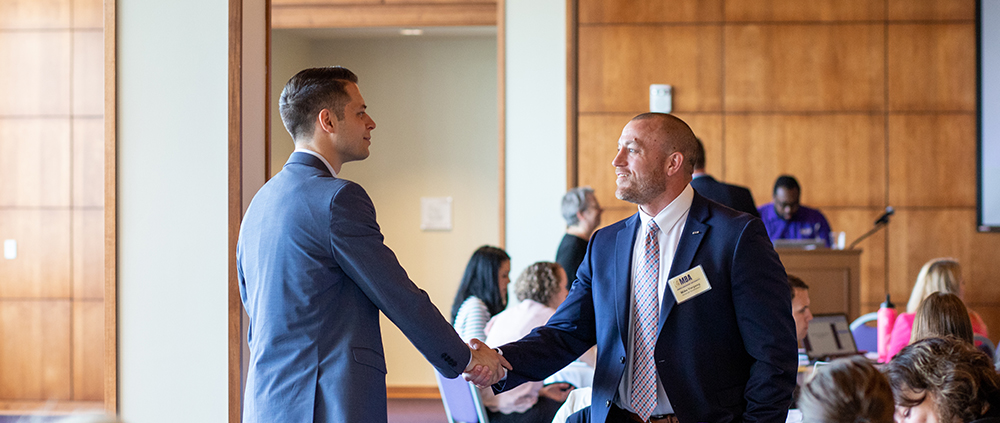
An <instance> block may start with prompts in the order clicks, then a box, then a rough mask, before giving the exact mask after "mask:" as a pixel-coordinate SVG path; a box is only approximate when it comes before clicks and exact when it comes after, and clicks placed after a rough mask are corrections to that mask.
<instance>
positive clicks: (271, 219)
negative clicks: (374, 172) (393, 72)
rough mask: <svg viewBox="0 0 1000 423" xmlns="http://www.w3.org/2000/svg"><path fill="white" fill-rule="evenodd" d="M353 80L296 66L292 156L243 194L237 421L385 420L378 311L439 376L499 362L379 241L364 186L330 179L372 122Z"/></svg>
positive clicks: (364, 144)
mask: <svg viewBox="0 0 1000 423" xmlns="http://www.w3.org/2000/svg"><path fill="white" fill-rule="evenodd" d="M357 82H358V79H357V76H355V75H354V74H353V73H352V72H351V71H349V70H347V69H344V68H340V67H330V68H315V69H306V70H304V71H302V72H299V73H298V74H297V75H295V76H294V77H293V78H292V79H291V80H289V81H288V84H287V85H285V89H284V90H283V91H282V93H281V99H280V103H279V111H280V113H281V120H282V122H283V123H284V124H285V128H286V129H288V132H289V133H290V134H291V135H292V139H293V140H294V141H295V152H293V153H292V155H291V157H290V158H289V159H288V162H287V163H286V164H285V166H284V168H283V169H282V170H281V172H278V174H277V175H275V176H274V177H273V178H271V180H270V181H268V182H267V183H266V184H264V186H263V187H262V188H261V189H260V191H258V192H257V194H256V195H255V196H254V198H253V201H252V202H251V203H250V206H249V208H247V211H246V215H245V216H244V217H243V224H242V226H241V227H240V237H239V243H238V245H237V268H238V272H239V284H240V296H241V297H242V299H243V306H244V307H245V308H246V311H247V314H248V315H249V316H250V325H249V326H250V329H249V335H248V342H249V345H250V369H249V372H248V374H247V382H246V394H245V397H244V408H243V421H244V422H247V423H250V422H255V423H256V422H276V421H283V422H385V421H386V420H387V416H386V413H387V412H386V388H385V373H386V368H385V358H384V354H383V351H382V339H381V335H380V334H381V332H380V330H379V311H382V312H383V313H385V315H386V316H387V317H388V318H389V319H390V320H391V321H392V322H393V323H395V324H396V326H398V327H399V328H400V330H402V331H403V333H404V334H405V335H406V336H407V338H409V339H410V342H413V344H414V345H415V346H416V347H417V349H418V350H420V352H421V353H422V354H423V355H424V357H425V358H426V359H427V360H428V361H430V362H431V364H433V365H434V366H435V367H436V368H437V369H438V371H440V372H441V373H442V374H443V375H445V376H446V377H456V376H458V375H459V374H460V373H462V372H463V371H474V372H475V374H477V375H479V377H492V374H494V373H497V374H499V372H500V371H501V369H500V366H501V365H503V364H506V362H505V361H504V360H503V359H502V358H501V357H499V356H498V355H497V354H496V352H495V351H493V350H491V349H489V348H486V347H484V344H482V343H479V342H478V341H476V340H473V347H472V348H470V347H469V346H466V345H465V344H464V343H463V342H462V340H461V338H459V336H458V334H456V333H455V330H454V329H452V327H451V325H449V324H448V322H447V321H446V320H445V319H444V317H442V316H441V313H440V312H439V311H438V309H437V307H435V306H434V304H432V303H431V301H430V298H429V297H428V296H427V294H426V293H425V292H424V291H423V290H421V289H419V288H417V286H416V285H414V284H413V282H411V281H410V279H409V278H408V277H407V276H406V272H405V271H404V270H403V268H402V267H400V265H399V262H398V261H397V260H396V256H395V255H394V254H393V253H392V251H391V250H389V248H388V247H386V246H385V244H383V237H382V233H381V232H380V230H379V226H378V223H376V221H375V207H374V206H373V205H372V202H371V199H370V198H369V197H368V194H367V193H365V190H364V189H362V188H361V186H360V185H358V184H356V183H353V182H350V181H347V180H344V179H340V178H337V173H338V172H339V171H340V168H341V165H343V164H344V163H346V162H350V161H355V160H364V159H365V158H367V157H368V147H369V145H370V144H371V131H372V130H373V129H375V122H374V121H373V120H372V118H371V117H370V116H368V114H367V113H366V112H365V109H366V106H365V102H364V99H363V98H362V97H361V92H360V91H359V90H358V85H357ZM508 366H509V365H508Z"/></svg>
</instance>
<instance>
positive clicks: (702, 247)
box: [494, 193, 797, 422]
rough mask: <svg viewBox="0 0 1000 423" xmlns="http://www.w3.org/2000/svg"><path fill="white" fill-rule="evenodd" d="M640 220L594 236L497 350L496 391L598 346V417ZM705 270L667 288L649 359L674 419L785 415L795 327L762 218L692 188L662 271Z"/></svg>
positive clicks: (594, 413) (617, 348) (612, 376)
mask: <svg viewBox="0 0 1000 423" xmlns="http://www.w3.org/2000/svg"><path fill="white" fill-rule="evenodd" d="M638 222H639V216H638V214H636V215H633V216H632V217H629V218H627V219H625V220H622V221H620V222H617V223H615V224H613V225H610V226H608V227H606V228H604V229H601V230H599V231H597V233H595V234H594V236H593V237H592V238H591V241H590V245H589V247H588V251H587V257H586V259H584V262H583V264H582V265H580V269H579V270H578V271H577V280H576V282H575V283H574V284H573V289H572V290H571V291H570V293H569V296H568V298H567V299H566V301H565V302H564V303H563V304H562V305H561V306H560V307H559V309H558V310H557V311H556V314H555V315H554V316H552V319H550V320H549V322H548V323H547V324H546V325H545V326H543V327H541V328H538V329H536V330H534V331H533V332H531V333H530V334H529V335H527V336H526V337H524V338H523V339H521V340H520V341H517V342H514V343H511V344H507V345H504V346H503V347H501V348H502V350H503V352H504V356H505V358H507V360H509V361H510V363H511V365H512V366H513V367H514V370H513V371H511V372H509V373H508V377H507V381H506V383H501V384H498V385H496V386H494V389H497V390H504V389H509V388H511V387H514V386H517V385H518V384H520V383H523V382H525V381H529V380H542V379H544V378H545V377H546V376H548V375H549V374H551V373H553V372H555V371H557V370H559V369H560V368H562V367H563V366H565V365H566V364H568V363H569V362H571V361H573V360H574V359H576V357H579V356H580V354H582V353H583V352H584V351H586V350H587V349H588V348H590V347H591V346H592V345H595V344H596V345H597V369H596V373H595V375H594V386H593V405H592V406H591V417H592V421H594V422H604V421H605V420H606V419H607V414H608V410H609V407H610V405H611V404H612V403H613V402H614V401H615V397H616V396H617V395H618V385H619V383H620V381H621V378H622V376H623V374H624V372H625V371H626V368H625V367H626V364H625V363H626V357H625V354H626V348H625V345H626V342H627V341H628V330H629V327H628V325H629V313H630V310H631V304H629V292H630V291H629V290H630V289H631V286H630V271H631V270H630V269H631V263H632V250H633V246H634V245H635V237H636V233H637V230H638V226H639V224H638ZM698 265H701V266H702V267H703V269H704V271H705V274H706V275H707V277H708V280H709V283H710V284H711V286H712V289H711V290H710V291H708V292H706V293H704V294H701V295H699V296H697V297H694V298H692V299H690V300H688V301H686V302H684V303H682V304H676V301H675V299H674V296H673V294H672V293H671V291H670V289H669V288H668V289H666V290H665V292H664V296H663V304H662V306H661V314H660V320H659V334H658V338H657V342H656V347H655V348H656V349H655V353H654V356H655V359H656V366H657V372H658V374H659V376H660V380H661V381H662V382H663V385H664V389H665V391H666V393H667V396H668V397H669V398H670V402H671V404H672V405H673V406H674V412H675V413H676V414H677V418H678V419H680V421H682V422H695V421H698V422H728V421H747V422H752V421H768V422H784V421H785V416H786V414H787V411H788V405H789V402H790V400H791V397H792V389H793V388H794V387H795V374H796V367H797V356H796V339H795V323H794V320H793V319H792V312H791V297H790V295H789V290H788V282H787V279H786V276H785V271H784V268H783V267H782V265H781V262H780V261H778V256H777V254H776V253H775V252H774V249H773V248H772V246H771V242H770V241H769V240H768V238H767V233H766V232H765V230H764V225H763V224H762V223H761V221H760V219H756V218H753V217H751V216H750V215H747V214H742V213H739V212H736V211H735V210H732V209H730V208H727V207H723V206H721V205H719V204H718V203H715V202H712V201H709V200H707V199H705V198H704V197H702V196H701V195H699V194H697V193H695V195H694V201H693V203H692V205H691V211H690V213H689V214H688V218H687V221H686V223H685V226H684V232H683V234H682V235H681V239H680V243H679V244H678V248H677V253H676V254H675V256H674V259H673V262H672V264H671V268H670V277H671V278H672V277H674V276H677V275H678V274H680V273H683V272H685V271H687V270H689V269H691V268H693V267H695V266H698Z"/></svg>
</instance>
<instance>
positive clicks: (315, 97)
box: [278, 66, 358, 140]
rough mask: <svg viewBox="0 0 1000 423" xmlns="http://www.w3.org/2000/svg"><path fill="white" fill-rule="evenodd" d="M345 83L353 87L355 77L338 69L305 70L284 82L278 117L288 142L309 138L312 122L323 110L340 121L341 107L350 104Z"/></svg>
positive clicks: (355, 80)
mask: <svg viewBox="0 0 1000 423" xmlns="http://www.w3.org/2000/svg"><path fill="white" fill-rule="evenodd" d="M348 83H354V84H357V83H358V76H357V75H355V74H354V72H351V71H350V70H348V69H347V68H343V67H340V66H329V67H323V68H309V69H305V70H303V71H301V72H299V73H297V74H295V76H293V77H292V79H289V80H288V83H287V84H285V88H284V89H283V90H281V98H280V99H279V100H278V113H280V114H281V122H282V123H284V124H285V129H287V130H288V133H289V134H291V135H292V140H296V139H298V138H299V137H303V136H308V135H309V134H311V133H312V131H313V129H314V128H315V127H314V125H315V123H314V119H315V118H316V115H317V114H318V113H319V112H320V111H321V110H323V109H329V110H330V111H332V112H333V114H334V115H336V116H337V120H344V116H345V115H344V107H345V106H347V103H350V102H351V96H350V94H348V92H347V84H348Z"/></svg>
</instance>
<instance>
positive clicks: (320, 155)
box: [292, 147, 337, 178]
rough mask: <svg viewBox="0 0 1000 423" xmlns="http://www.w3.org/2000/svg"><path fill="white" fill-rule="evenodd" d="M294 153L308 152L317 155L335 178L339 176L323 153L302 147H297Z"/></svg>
mask: <svg viewBox="0 0 1000 423" xmlns="http://www.w3.org/2000/svg"><path fill="white" fill-rule="evenodd" d="M292 153H306V154H309V155H312V156H316V157H317V158H318V159H319V160H320V161H321V162H323V164H325V165H326V170H329V171H330V175H332V176H333V177H334V178H336V177H337V172H334V171H333V166H330V162H328V161H326V158H325V157H323V155H322V154H319V153H317V152H315V151H312V150H310V149H307V148H301V147H295V151H292Z"/></svg>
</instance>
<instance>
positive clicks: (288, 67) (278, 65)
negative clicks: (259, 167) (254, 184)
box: [271, 29, 310, 176]
mask: <svg viewBox="0 0 1000 423" xmlns="http://www.w3.org/2000/svg"><path fill="white" fill-rule="evenodd" d="M309 48H310V41H309V40H308V39H305V38H303V37H300V36H298V35H296V33H295V31H288V30H281V29H276V30H273V31H271V176H273V175H274V174H276V173H278V171H280V170H281V167H282V166H284V165H285V161H287V160H288V156H289V155H291V154H292V150H294V149H295V147H294V145H293V144H292V136H291V135H289V134H288V131H286V130H285V126H284V124H282V123H281V115H280V114H278V98H279V97H280V96H281V90H282V88H284V87H285V83H286V82H288V80H289V79H292V77H293V76H295V74H296V73H298V72H299V71H300V70H302V69H305V68H308V67H309Z"/></svg>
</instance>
